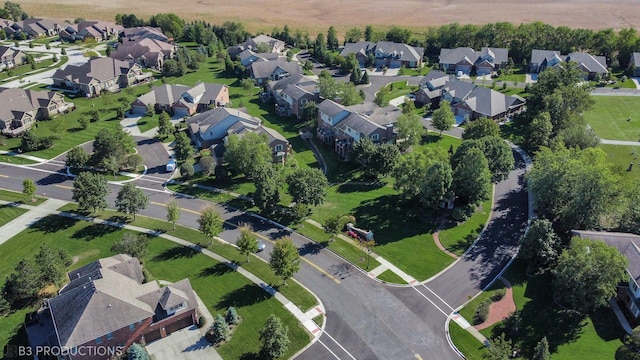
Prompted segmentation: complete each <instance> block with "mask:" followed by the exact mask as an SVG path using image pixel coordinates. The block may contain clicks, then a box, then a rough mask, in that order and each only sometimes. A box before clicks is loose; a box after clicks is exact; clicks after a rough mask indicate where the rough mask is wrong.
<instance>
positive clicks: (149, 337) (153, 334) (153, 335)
mask: <svg viewBox="0 0 640 360" xmlns="http://www.w3.org/2000/svg"><path fill="white" fill-rule="evenodd" d="M158 339H160V329H156V330H152V331H150V332H148V333H146V334H144V341H146V342H147V344H148V343H150V342H152V341H154V340H158Z"/></svg>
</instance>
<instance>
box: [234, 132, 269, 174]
mask: <svg viewBox="0 0 640 360" xmlns="http://www.w3.org/2000/svg"><path fill="white" fill-rule="evenodd" d="M227 139H228V141H227V143H226V145H225V148H226V150H225V153H224V159H225V160H226V161H227V162H228V163H229V166H230V167H231V168H232V169H233V170H234V171H235V172H236V173H239V174H245V175H246V176H248V177H254V176H255V175H256V173H257V171H258V169H260V168H261V167H264V166H266V164H267V163H271V162H272V161H273V160H272V156H271V148H269V145H268V140H267V137H266V135H264V134H257V133H254V132H249V133H246V134H244V135H243V136H242V137H239V136H237V135H229V137H228V138H227Z"/></svg>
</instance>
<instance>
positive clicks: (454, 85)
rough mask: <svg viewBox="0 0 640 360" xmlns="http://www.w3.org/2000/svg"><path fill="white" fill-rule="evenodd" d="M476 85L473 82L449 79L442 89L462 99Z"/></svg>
mask: <svg viewBox="0 0 640 360" xmlns="http://www.w3.org/2000/svg"><path fill="white" fill-rule="evenodd" d="M475 87H476V86H475V85H474V84H471V83H468V82H465V81H459V80H451V81H447V83H446V84H445V85H444V87H443V90H445V91H446V92H447V93H449V94H450V95H451V96H452V97H454V98H459V99H464V98H466V97H467V95H469V94H470V93H471V92H472V91H473V89H474V88H475Z"/></svg>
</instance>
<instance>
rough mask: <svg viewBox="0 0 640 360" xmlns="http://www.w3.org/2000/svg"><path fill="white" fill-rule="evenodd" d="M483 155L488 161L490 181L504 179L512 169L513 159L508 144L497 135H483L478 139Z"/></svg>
mask: <svg viewBox="0 0 640 360" xmlns="http://www.w3.org/2000/svg"><path fill="white" fill-rule="evenodd" d="M478 141H479V143H480V147H481V149H482V152H483V153H484V156H485V157H486V158H487V161H488V162H489V171H491V181H493V182H498V181H501V180H504V179H506V178H507V177H508V176H509V172H510V171H511V170H513V168H514V163H515V160H514V158H513V151H512V150H511V147H510V146H509V144H507V143H506V142H505V141H504V140H503V139H502V138H499V137H497V136H485V137H483V138H481V139H479V140H478Z"/></svg>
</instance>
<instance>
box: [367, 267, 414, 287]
mask: <svg viewBox="0 0 640 360" xmlns="http://www.w3.org/2000/svg"><path fill="white" fill-rule="evenodd" d="M372 270H373V269H372ZM378 279H379V280H382V281H384V282H388V283H391V284H406V283H407V282H406V281H404V279H402V278H401V277H400V276H398V275H396V273H394V272H393V271H391V270H385V271H384V272H382V274H380V275H378Z"/></svg>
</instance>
